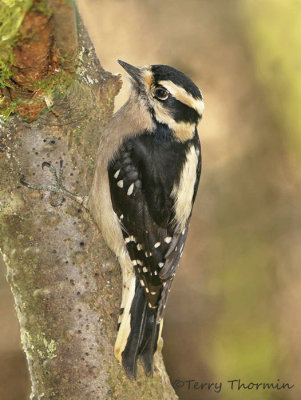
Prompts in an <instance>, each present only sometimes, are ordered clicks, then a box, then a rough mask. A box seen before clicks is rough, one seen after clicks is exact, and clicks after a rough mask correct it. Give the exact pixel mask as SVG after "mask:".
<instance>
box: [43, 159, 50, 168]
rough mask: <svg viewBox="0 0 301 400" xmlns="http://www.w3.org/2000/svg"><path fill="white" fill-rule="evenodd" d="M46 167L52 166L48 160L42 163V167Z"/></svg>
mask: <svg viewBox="0 0 301 400" xmlns="http://www.w3.org/2000/svg"><path fill="white" fill-rule="evenodd" d="M44 167H47V168H50V167H51V164H50V163H49V162H47V161H44V162H43V163H42V169H44Z"/></svg>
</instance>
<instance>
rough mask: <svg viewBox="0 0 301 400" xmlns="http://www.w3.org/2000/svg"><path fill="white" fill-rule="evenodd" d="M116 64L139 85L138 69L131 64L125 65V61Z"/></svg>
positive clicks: (139, 73)
mask: <svg viewBox="0 0 301 400" xmlns="http://www.w3.org/2000/svg"><path fill="white" fill-rule="evenodd" d="M117 61H118V63H119V64H120V65H121V66H122V68H124V69H125V70H126V72H127V73H128V74H129V75H130V77H131V78H133V80H134V81H135V82H136V83H137V84H138V85H139V84H140V83H141V81H140V78H141V72H140V68H137V67H134V66H133V65H131V64H128V63H126V62H125V61H121V60H117Z"/></svg>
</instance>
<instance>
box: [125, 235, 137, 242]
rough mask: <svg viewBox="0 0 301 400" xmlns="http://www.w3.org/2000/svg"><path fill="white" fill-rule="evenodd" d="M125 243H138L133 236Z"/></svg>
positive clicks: (126, 239)
mask: <svg viewBox="0 0 301 400" xmlns="http://www.w3.org/2000/svg"><path fill="white" fill-rule="evenodd" d="M124 241H125V243H130V242H134V243H135V242H136V239H135V237H134V236H133V235H131V236H128V237H127V238H125V240H124Z"/></svg>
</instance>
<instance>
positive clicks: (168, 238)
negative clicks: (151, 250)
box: [164, 236, 172, 243]
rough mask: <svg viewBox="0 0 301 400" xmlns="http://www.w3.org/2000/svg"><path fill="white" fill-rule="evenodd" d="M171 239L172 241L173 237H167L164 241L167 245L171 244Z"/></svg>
mask: <svg viewBox="0 0 301 400" xmlns="http://www.w3.org/2000/svg"><path fill="white" fill-rule="evenodd" d="M171 239H172V237H171V236H167V237H166V238H165V239H164V242H165V243H170V242H171Z"/></svg>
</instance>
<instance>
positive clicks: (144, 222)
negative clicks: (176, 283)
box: [109, 134, 200, 315]
mask: <svg viewBox="0 0 301 400" xmlns="http://www.w3.org/2000/svg"><path fill="white" fill-rule="evenodd" d="M198 143H199V142H198V140H197V142H196V145H198ZM189 145H191V143H190V144H189V143H188V144H187V145H186V146H185V145H183V144H180V143H177V142H171V141H165V142H163V143H162V142H159V141H158V142H157V141H156V140H155V141H154V139H153V138H152V137H151V136H150V134H144V135H141V136H139V137H137V138H134V139H130V140H127V141H126V142H125V143H124V145H123V146H122V148H121V149H120V151H119V152H118V154H117V156H116V157H115V158H114V160H113V161H112V162H111V163H110V166H109V181H110V189H111V198H112V203H113V208H114V211H115V213H116V214H117V216H118V218H119V221H120V224H121V227H122V233H123V237H124V240H125V243H126V246H127V250H128V252H129V255H130V258H131V260H132V263H133V267H134V270H135V272H136V274H137V276H138V278H139V280H140V284H141V285H142V286H143V287H144V290H145V294H146V298H147V301H148V305H149V307H151V308H157V307H159V312H158V313H159V314H160V315H162V313H163V309H164V306H165V303H166V299H167V296H168V289H169V288H170V286H171V282H172V279H173V276H174V274H175V271H176V269H177V266H178V264H179V261H180V257H181V255H182V252H183V247H184V243H185V240H186V236H187V227H188V223H189V220H187V223H186V229H184V230H183V231H182V232H178V229H177V226H176V224H174V223H173V220H174V217H175V215H174V200H173V198H172V196H171V192H172V188H173V186H174V184H175V183H177V182H178V181H179V179H180V174H181V171H182V167H183V163H184V162H185V160H186V150H187V148H188V146H189ZM199 170H200V163H199V166H198V174H197V175H198V177H199ZM197 180H198V179H197ZM197 186H198V182H196V183H195V191H196V189H197Z"/></svg>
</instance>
